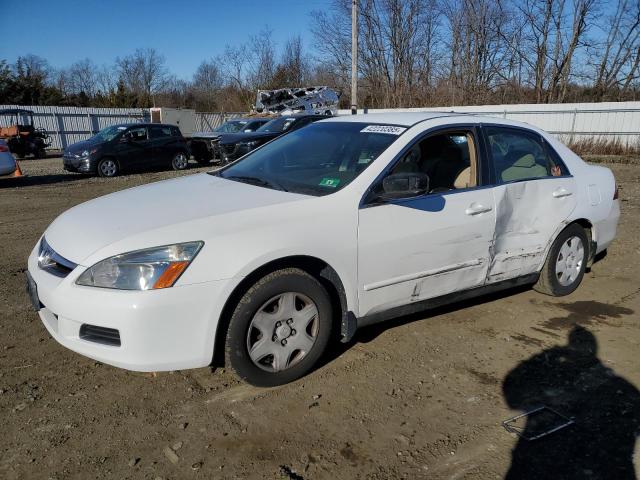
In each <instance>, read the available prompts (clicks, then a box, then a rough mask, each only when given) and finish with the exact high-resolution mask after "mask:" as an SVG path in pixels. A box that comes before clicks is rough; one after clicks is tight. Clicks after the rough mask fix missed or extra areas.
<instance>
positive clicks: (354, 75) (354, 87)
mask: <svg viewBox="0 0 640 480" xmlns="http://www.w3.org/2000/svg"><path fill="white" fill-rule="evenodd" d="M356 113H358V0H351V114H352V115H355V114H356Z"/></svg>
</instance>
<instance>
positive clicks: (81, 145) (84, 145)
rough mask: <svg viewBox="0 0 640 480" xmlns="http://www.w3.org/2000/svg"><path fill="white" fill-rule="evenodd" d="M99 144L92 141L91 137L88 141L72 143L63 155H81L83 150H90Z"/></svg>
mask: <svg viewBox="0 0 640 480" xmlns="http://www.w3.org/2000/svg"><path fill="white" fill-rule="evenodd" d="M100 143H101V142H99V141H97V140H93V137H92V138H89V139H88V140H83V141H81V142H76V143H72V144H71V145H69V146H68V147H67V148H65V149H64V151H65V153H71V154H73V155H78V154H80V153H82V152H83V151H84V150H88V149H90V148H93V147H95V146H96V145H99V144H100Z"/></svg>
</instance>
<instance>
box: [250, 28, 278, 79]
mask: <svg viewBox="0 0 640 480" xmlns="http://www.w3.org/2000/svg"><path fill="white" fill-rule="evenodd" d="M247 51H248V52H249V63H248V68H249V72H248V73H249V76H248V79H249V84H250V86H251V87H252V88H253V89H259V88H271V87H273V82H272V81H273V75H274V73H275V70H276V46H275V43H274V41H273V32H272V31H271V30H270V29H269V28H268V27H265V28H263V29H262V30H261V31H260V32H259V33H258V34H257V35H252V36H251V37H250V39H249V44H248V46H247Z"/></svg>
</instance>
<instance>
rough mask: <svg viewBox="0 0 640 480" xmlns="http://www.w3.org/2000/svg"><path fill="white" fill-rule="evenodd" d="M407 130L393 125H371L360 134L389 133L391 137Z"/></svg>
mask: <svg viewBox="0 0 640 480" xmlns="http://www.w3.org/2000/svg"><path fill="white" fill-rule="evenodd" d="M405 130H406V128H404V127H396V126H393V125H369V126H368V127H364V128H363V129H362V130H360V133H387V134H389V135H400V134H401V133H402V132H404V131H405Z"/></svg>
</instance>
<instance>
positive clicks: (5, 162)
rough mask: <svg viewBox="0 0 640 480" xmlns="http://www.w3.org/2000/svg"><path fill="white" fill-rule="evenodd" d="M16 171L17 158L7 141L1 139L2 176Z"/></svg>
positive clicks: (0, 161) (0, 170)
mask: <svg viewBox="0 0 640 480" xmlns="http://www.w3.org/2000/svg"><path fill="white" fill-rule="evenodd" d="M15 171H16V159H15V158H13V155H12V154H11V152H10V151H9V147H8V146H7V142H5V141H4V140H0V176H4V175H11V174H12V173H13V172H15Z"/></svg>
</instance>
